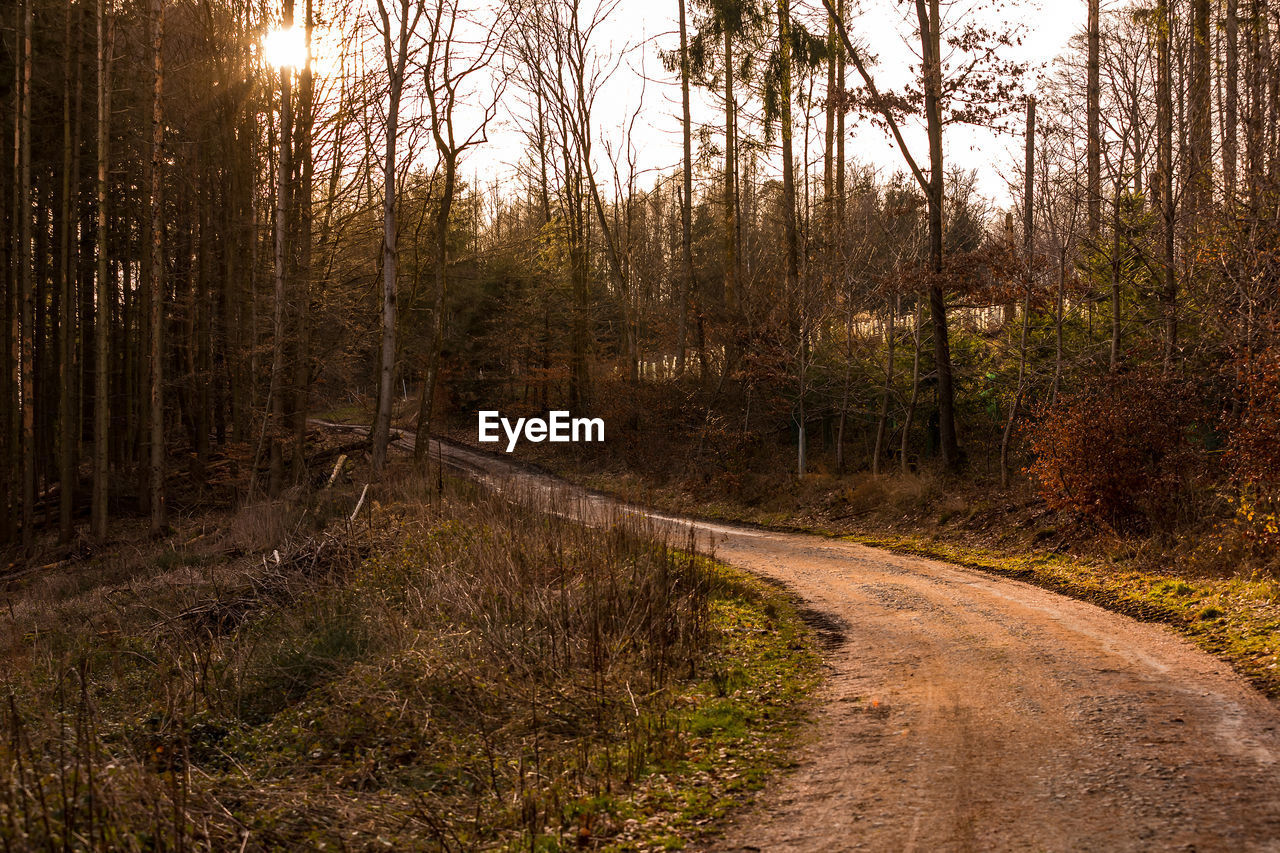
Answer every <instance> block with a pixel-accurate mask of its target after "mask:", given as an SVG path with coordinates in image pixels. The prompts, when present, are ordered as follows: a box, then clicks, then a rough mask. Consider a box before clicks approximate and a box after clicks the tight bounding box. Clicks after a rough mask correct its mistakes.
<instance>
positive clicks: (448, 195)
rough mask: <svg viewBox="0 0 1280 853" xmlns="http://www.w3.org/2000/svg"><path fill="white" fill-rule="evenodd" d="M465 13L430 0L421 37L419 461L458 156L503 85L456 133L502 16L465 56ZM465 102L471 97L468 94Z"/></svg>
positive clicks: (494, 47)
mask: <svg viewBox="0 0 1280 853" xmlns="http://www.w3.org/2000/svg"><path fill="white" fill-rule="evenodd" d="M465 19H466V15H465V12H464V10H463V9H462V8H460V6H459V4H458V3H457V2H455V0H436V2H435V8H434V10H433V13H432V16H431V32H430V35H429V36H428V40H427V61H426V65H425V68H424V73H425V78H426V95H427V102H428V104H429V105H430V107H431V136H432V139H433V140H434V141H435V145H436V154H437V155H438V157H439V166H438V169H439V171H440V173H441V174H440V179H441V181H440V196H439V199H438V201H437V205H438V206H437V208H436V215H435V228H434V237H435V247H434V248H435V252H434V254H433V260H432V264H433V269H432V280H433V282H434V287H433V288H432V300H431V340H430V342H429V344H428V347H429V349H428V352H427V367H426V374H425V376H424V379H423V383H422V394H421V396H420V399H419V404H418V435H419V436H422V437H423V439H424V440H422V441H418V442H417V443H416V444H415V445H414V459H415V460H417V462H418V463H419V464H422V463H423V462H425V460H426V458H427V447H428V445H429V444H430V442H428V441H426V440H425V438H426V437H427V436H429V435H430V434H431V409H432V406H433V404H434V402H435V396H436V384H437V381H438V377H439V374H440V348H441V346H442V343H443V338H444V312H445V295H446V293H447V291H448V277H449V227H450V216H451V215H452V212H453V204H454V197H455V196H456V194H457V190H458V160H459V158H461V157H462V155H463V154H465V153H466V151H467V150H468V149H470V148H473V147H475V146H476V145H479V144H481V143H483V142H484V141H485V133H486V130H487V128H488V126H489V122H490V121H492V120H493V116H494V114H495V112H496V111H497V104H498V101H499V99H500V97H501V93H502V89H503V86H502V85H501V84H499V85H498V86H496V87H495V88H494V89H493V90H492V95H491V97H489V98H487V99H485V100H484V103H483V109H482V112H481V117H480V119H479V120H478V121H477V122H476V124H475V126H474V127H473V128H472V129H471V131H470V132H469V133H466V135H465V136H464V135H463V133H460V132H459V130H458V127H457V122H456V120H455V113H456V108H457V106H458V99H459V97H460V96H462V95H466V94H467V93H466V92H464V91H463V87H464V86H465V85H466V83H467V80H468V79H469V78H472V77H474V76H475V75H477V74H478V73H480V72H481V71H483V70H484V69H486V68H489V67H490V64H491V62H492V60H493V58H494V56H495V55H496V54H497V52H498V50H499V49H500V47H501V43H502V38H503V33H504V28H505V26H506V22H505V16H499V17H497V18H494V19H492V20H491V22H490V24H489V25H488V27H487V28H486V29H485V31H484V33H483V36H482V37H481V38H480V39H479V40H478V42H474V41H473V43H472V45H471V49H472V53H471V55H469V56H466V55H461V51H460V50H459V44H460V42H461V37H460V34H459V33H458V27H459V26H460V25H465ZM467 100H468V101H470V100H471V99H470V98H468V99H467Z"/></svg>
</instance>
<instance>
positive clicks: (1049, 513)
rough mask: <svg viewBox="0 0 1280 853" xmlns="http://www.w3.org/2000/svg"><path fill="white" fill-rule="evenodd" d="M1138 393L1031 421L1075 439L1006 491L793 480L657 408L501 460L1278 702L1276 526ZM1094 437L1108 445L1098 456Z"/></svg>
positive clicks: (905, 480) (955, 484)
mask: <svg viewBox="0 0 1280 853" xmlns="http://www.w3.org/2000/svg"><path fill="white" fill-rule="evenodd" d="M1118 384H1122V383H1118ZM1134 384H1140V383H1134V382H1132V381H1131V382H1129V383H1128V385H1127V386H1125V387H1124V388H1122V389H1121V390H1122V391H1124V392H1125V393H1132V394H1133V395H1135V396H1140V395H1139V393H1138V391H1135V390H1134V389H1133V388H1131V387H1128V386H1131V385H1134ZM1139 390H1141V389H1139ZM1144 393H1145V397H1144V398H1143V405H1142V407H1141V411H1138V410H1136V409H1135V411H1134V412H1133V413H1127V411H1126V410H1127V408H1129V407H1128V406H1126V407H1118V406H1114V405H1110V406H1109V405H1108V399H1109V395H1108V394H1104V393H1103V392H1098V393H1096V394H1094V395H1093V396H1091V397H1089V398H1084V399H1082V398H1080V397H1075V398H1069V399H1068V400H1066V401H1065V402H1066V405H1064V406H1063V407H1062V409H1061V412H1060V413H1058V414H1055V413H1047V414H1045V415H1042V416H1041V417H1040V418H1039V419H1038V420H1037V421H1036V424H1035V426H1036V428H1037V430H1038V431H1039V432H1038V433H1037V434H1038V435H1039V436H1042V438H1040V439H1038V440H1039V441H1040V442H1041V443H1042V444H1046V445H1047V444H1049V443H1050V439H1049V438H1045V437H1044V436H1050V435H1053V434H1057V435H1061V436H1064V437H1075V436H1078V438H1071V440H1065V438H1064V440H1060V441H1057V442H1056V443H1055V447H1054V453H1053V454H1050V453H1048V452H1046V453H1044V454H1042V455H1040V456H1038V457H1036V460H1035V463H1034V464H1033V465H1032V466H1031V467H1030V468H1029V469H1028V470H1026V471H1025V472H1019V475H1018V476H1017V477H1015V478H1014V479H1013V480H1012V481H1011V482H1010V484H1009V485H1008V487H1006V488H1001V487H1000V484H999V479H998V471H997V470H996V469H995V468H994V467H992V466H990V465H985V466H984V465H983V464H982V459H981V458H979V459H978V460H976V461H975V463H974V464H973V465H972V466H971V468H970V469H969V470H968V471H967V472H966V474H965V475H964V476H953V475H947V474H945V473H944V472H942V471H940V470H938V468H937V467H936V466H932V465H929V464H920V465H912V466H911V467H910V469H909V470H908V471H906V472H902V471H900V470H893V471H885V472H883V473H880V474H872V473H871V472H869V471H867V470H865V469H863V470H859V471H850V472H848V473H846V474H844V475H837V474H836V473H835V458H834V455H833V454H832V453H831V452H826V453H823V452H815V453H814V454H813V456H812V457H811V462H810V467H811V471H810V473H809V474H807V475H806V476H804V477H797V476H796V475H795V474H794V472H793V471H791V470H790V462H791V460H790V458H789V455H788V453H787V450H786V447H785V444H783V443H782V442H781V441H777V442H775V441H771V439H770V436H768V435H767V434H760V433H756V434H752V435H745V436H739V438H738V439H737V440H735V441H734V442H733V443H732V447H733V452H732V453H727V452H722V450H721V445H719V444H718V443H717V444H712V443H711V442H706V443H702V444H701V445H700V443H699V442H698V440H697V438H696V436H697V431H698V429H699V426H698V425H697V424H692V423H690V424H680V425H679V427H678V428H673V426H672V425H673V423H676V422H675V421H674V417H675V415H676V412H675V411H674V410H663V409H661V408H660V407H659V406H658V404H657V403H656V402H655V401H654V400H645V401H642V402H641V403H637V404H635V409H636V410H638V411H633V412H632V414H631V415H626V413H625V412H622V413H621V414H620V416H618V417H615V418H612V419H609V420H608V421H607V422H608V423H609V424H610V428H611V429H612V430H613V431H612V432H611V433H608V434H607V438H608V441H607V443H606V444H605V445H604V446H603V447H597V446H591V445H578V446H574V447H571V448H568V449H565V448H563V447H554V446H550V445H547V444H530V443H527V442H526V443H521V444H520V445H519V446H518V447H517V449H516V452H515V455H516V456H517V457H519V458H521V459H524V460H525V461H529V462H534V463H537V464H539V465H541V466H542V467H545V468H547V469H549V470H552V471H554V472H556V473H558V474H560V475H562V476H565V477H567V478H568V479H571V480H573V481H575V482H578V483H581V484H583V485H586V486H589V487H591V488H594V489H598V490H600V491H603V492H608V493H611V494H615V495H618V496H620V497H622V498H624V499H626V500H629V501H633V502H636V503H641V504H647V505H650V506H656V507H660V508H662V509H665V510H668V511H673V512H680V513H685V514H689V515H693V516H701V517H707V518H715V519H722V520H733V521H742V522H747V523H751V524H759V525H764V526H767V527H773V528H779V529H787V530H799V531H804V532H811V533H818V534H821V535H828V536H839V537H846V538H849V539H852V540H854V541H858V542H861V543H863V544H867V545H871V546H874V547H879V548H885V549H888V550H891V551H896V552H900V553H910V554H915V555H919V556H924V557H930V558H934V559H939V560H943V561H946V562H950V563H956V564H960V565H965V566H970V567H973V568H978V569H982V570H985V571H990V572H994V573H997V574H1003V575H1008V576H1012V577H1017V578H1019V579H1021V580H1025V581H1028V582H1031V583H1035V584H1037V585H1040V586H1044V587H1046V588H1049V589H1053V590H1055V591H1058V592H1062V593H1064V594H1067V595H1070V596H1073V597H1076V598H1082V599H1085V600H1088V601H1092V602H1094V603H1097V604H1099V605H1101V606H1104V607H1107V608H1109V609H1112V610H1116V611H1119V612H1122V613H1125V614H1128V615H1130V616H1133V617H1135V618H1138V619H1143V620H1146V621H1154V622H1160V623H1164V624H1167V625H1169V626H1170V627H1172V628H1173V629H1174V630H1176V631H1178V632H1179V633H1181V634H1183V635H1185V636H1187V637H1188V638H1190V639H1191V640H1192V641H1194V642H1195V643H1196V644H1198V645H1199V646H1201V647H1202V648H1204V649H1206V650H1207V651H1209V652H1211V653H1213V654H1215V655H1217V656H1219V657H1220V658H1222V659H1223V660H1225V661H1227V662H1228V663H1230V664H1231V666H1232V667H1234V668H1235V669H1236V670H1237V671H1239V672H1240V673H1241V674H1242V675H1244V676H1245V677H1247V678H1248V679H1249V680H1250V681H1251V682H1253V683H1254V684H1255V685H1256V686H1257V687H1258V688H1259V689H1261V690H1263V691H1264V692H1266V693H1267V694H1269V695H1271V696H1280V580H1278V579H1277V578H1278V576H1277V548H1276V537H1275V535H1274V534H1271V533H1269V531H1268V527H1267V525H1268V524H1271V525H1274V515H1273V514H1272V513H1271V512H1270V510H1269V509H1268V508H1269V507H1270V504H1269V503H1265V504H1261V505H1258V504H1248V503H1245V504H1242V503H1241V500H1240V497H1239V496H1240V495H1241V494H1244V495H1245V496H1246V497H1247V495H1248V494H1249V493H1248V492H1242V491H1240V490H1239V489H1238V488H1235V487H1233V485H1232V482H1231V481H1230V480H1224V479H1216V480H1215V479H1212V478H1209V477H1206V475H1205V471H1206V466H1207V464H1208V456H1207V454H1206V453H1205V452H1204V451H1203V448H1200V449H1197V445H1195V444H1194V443H1192V442H1189V441H1183V440H1180V439H1179V436H1181V435H1192V436H1194V431H1192V430H1184V429H1182V428H1181V427H1179V426H1177V425H1175V426H1173V427H1169V428H1168V429H1166V430H1165V431H1164V433H1163V434H1161V435H1158V436H1157V435H1153V436H1150V437H1149V438H1146V439H1144V438H1143V436H1144V435H1146V434H1147V431H1146V425H1147V424H1148V423H1150V422H1151V421H1152V419H1153V418H1155V417H1156V415H1157V414H1160V412H1164V415H1162V416H1163V417H1166V418H1176V417H1186V415H1185V414H1176V412H1183V413H1185V412H1186V411H1187V410H1188V409H1189V408H1190V406H1189V405H1188V403H1187V402H1186V401H1185V400H1184V401H1173V402H1170V401H1167V400H1161V398H1160V397H1159V396H1158V395H1157V393H1156V392H1155V391H1154V390H1152V389H1151V388H1147V389H1146V390H1145V392H1144ZM1112 399H1113V398H1112ZM1175 403H1176V406H1175ZM620 405H621V404H620ZM1165 406H1167V407H1168V408H1163V407H1165ZM1169 409H1175V414H1173V415H1171V414H1169ZM668 414H669V415H671V416H672V418H673V420H667V421H666V422H664V421H663V416H664V415H668ZM706 422H707V423H716V422H722V418H721V417H720V416H718V415H713V416H711V417H708V418H707V419H706ZM1091 425H1092V426H1091ZM681 428H688V429H689V430H690V432H689V433H688V434H687V435H686V434H682V433H681V432H680V431H679V430H680V429H681ZM1090 429H1093V430H1094V431H1095V433H1096V431H1097V430H1106V431H1107V432H1108V433H1109V434H1110V435H1111V436H1113V439H1112V440H1111V441H1110V443H1109V446H1108V444H1107V442H1104V441H1103V438H1102V437H1099V436H1098V435H1096V434H1094V433H1090ZM1055 431H1056V432H1055ZM452 435H453V437H454V438H455V439H456V440H459V441H463V442H469V443H474V437H475V429H474V425H473V424H467V423H465V422H464V421H462V420H459V421H458V422H457V424H456V426H455V428H454V430H453V431H452ZM1256 444H1257V447H1249V446H1241V447H1240V448H1239V449H1238V450H1237V449H1235V446H1231V447H1230V451H1231V456H1230V462H1229V464H1231V465H1233V466H1238V467H1239V468H1244V466H1246V465H1252V466H1258V465H1261V464H1262V463H1261V462H1260V461H1259V460H1260V459H1264V458H1266V457H1265V454H1266V453H1269V451H1268V450H1267V449H1266V448H1265V447H1263V446H1262V442H1256ZM1099 447H1101V448H1102V450H1098V448H1099ZM1152 447H1157V448H1160V452H1152V451H1151V448H1152ZM1090 448H1094V450H1093V451H1090ZM1139 448H1143V449H1145V450H1146V452H1139ZM828 450H829V449H828ZM1216 455H1221V454H1216ZM1050 472H1053V473H1050ZM1056 472H1065V477H1066V479H1067V480H1068V481H1069V482H1070V483H1071V484H1072V488H1070V489H1069V490H1063V489H1062V488H1060V485H1059V484H1060V483H1061V482H1062V478H1060V477H1059V476H1057V473H1056ZM1257 479H1258V478H1257V477H1255V478H1254V480H1255V481H1256V480H1257ZM1253 494H1255V495H1256V494H1257V492H1256V490H1255V491H1254V493H1253ZM1233 495H1234V496H1235V497H1234V499H1233ZM1255 500H1258V498H1256V497H1255Z"/></svg>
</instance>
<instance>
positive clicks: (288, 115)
mask: <svg viewBox="0 0 1280 853" xmlns="http://www.w3.org/2000/svg"><path fill="white" fill-rule="evenodd" d="M282 23H283V26H284V28H285V29H289V28H290V27H292V26H293V0H285V3H284V19H283V22H282ZM293 124H294V122H293V69H292V68H290V67H288V66H284V65H282V66H281V67H280V130H279V155H278V158H277V169H278V170H277V173H276V210H275V253H274V262H275V277H274V283H275V288H274V300H273V304H272V314H271V320H272V322H271V390H270V392H269V394H268V396H269V397H270V407H269V408H270V416H269V418H268V421H269V423H270V430H269V441H270V451H269V452H270V463H269V465H270V473H269V475H268V476H269V480H268V487H267V489H268V493H269V494H270V495H271V496H272V497H275V496H276V495H278V494H280V489H281V488H282V487H283V485H284V432H285V429H286V424H285V397H286V396H287V394H288V389H287V388H286V383H287V380H286V371H287V368H286V366H285V344H286V340H285V336H286V334H287V326H288V323H287V311H288V303H289V266H290V265H289V260H290V256H291V255H292V253H293V246H292V245H291V240H290V237H291V235H290V233H289V230H290V229H289V217H290V215H291V213H292V211H293V193H292V190H293Z"/></svg>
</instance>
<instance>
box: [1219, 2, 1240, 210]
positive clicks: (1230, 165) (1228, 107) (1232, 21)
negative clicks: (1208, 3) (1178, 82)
mask: <svg viewBox="0 0 1280 853" xmlns="http://www.w3.org/2000/svg"><path fill="white" fill-rule="evenodd" d="M1226 17H1227V20H1226V37H1227V48H1226V53H1227V57H1226V93H1225V95H1224V96H1223V104H1222V112H1223V119H1222V187H1223V194H1224V196H1225V199H1226V203H1227V205H1228V207H1230V205H1231V204H1232V203H1233V202H1234V200H1235V195H1236V166H1237V164H1238V162H1239V158H1240V143H1239V138H1238V136H1237V133H1238V128H1239V125H1240V116H1239V105H1240V21H1239V18H1240V15H1239V0H1227V15H1226Z"/></svg>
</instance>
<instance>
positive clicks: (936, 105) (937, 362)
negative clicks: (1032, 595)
mask: <svg viewBox="0 0 1280 853" xmlns="http://www.w3.org/2000/svg"><path fill="white" fill-rule="evenodd" d="M926 2H927V7H926ZM916 15H917V17H918V18H919V21H920V47H921V55H922V56H923V57H924V63H923V69H922V70H923V73H924V78H925V79H924V89H925V99H924V100H925V117H926V119H927V124H928V132H929V262H930V268H931V272H932V273H933V275H932V276H931V280H930V282H929V314H930V317H931V318H932V322H933V360H934V369H935V370H936V371H937V374H938V439H939V449H940V450H941V452H942V464H943V467H944V468H946V469H947V470H949V471H954V470H956V469H957V468H959V466H960V450H959V447H958V446H957V443H956V422H955V391H954V390H953V383H952V373H951V347H950V344H949V341H948V338H947V305H946V297H945V296H944V294H943V290H942V273H943V265H942V203H943V190H944V179H945V176H944V175H943V172H942V61H941V52H940V50H941V39H940V36H939V33H938V28H939V26H940V22H941V17H940V14H939V11H938V0H916Z"/></svg>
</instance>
